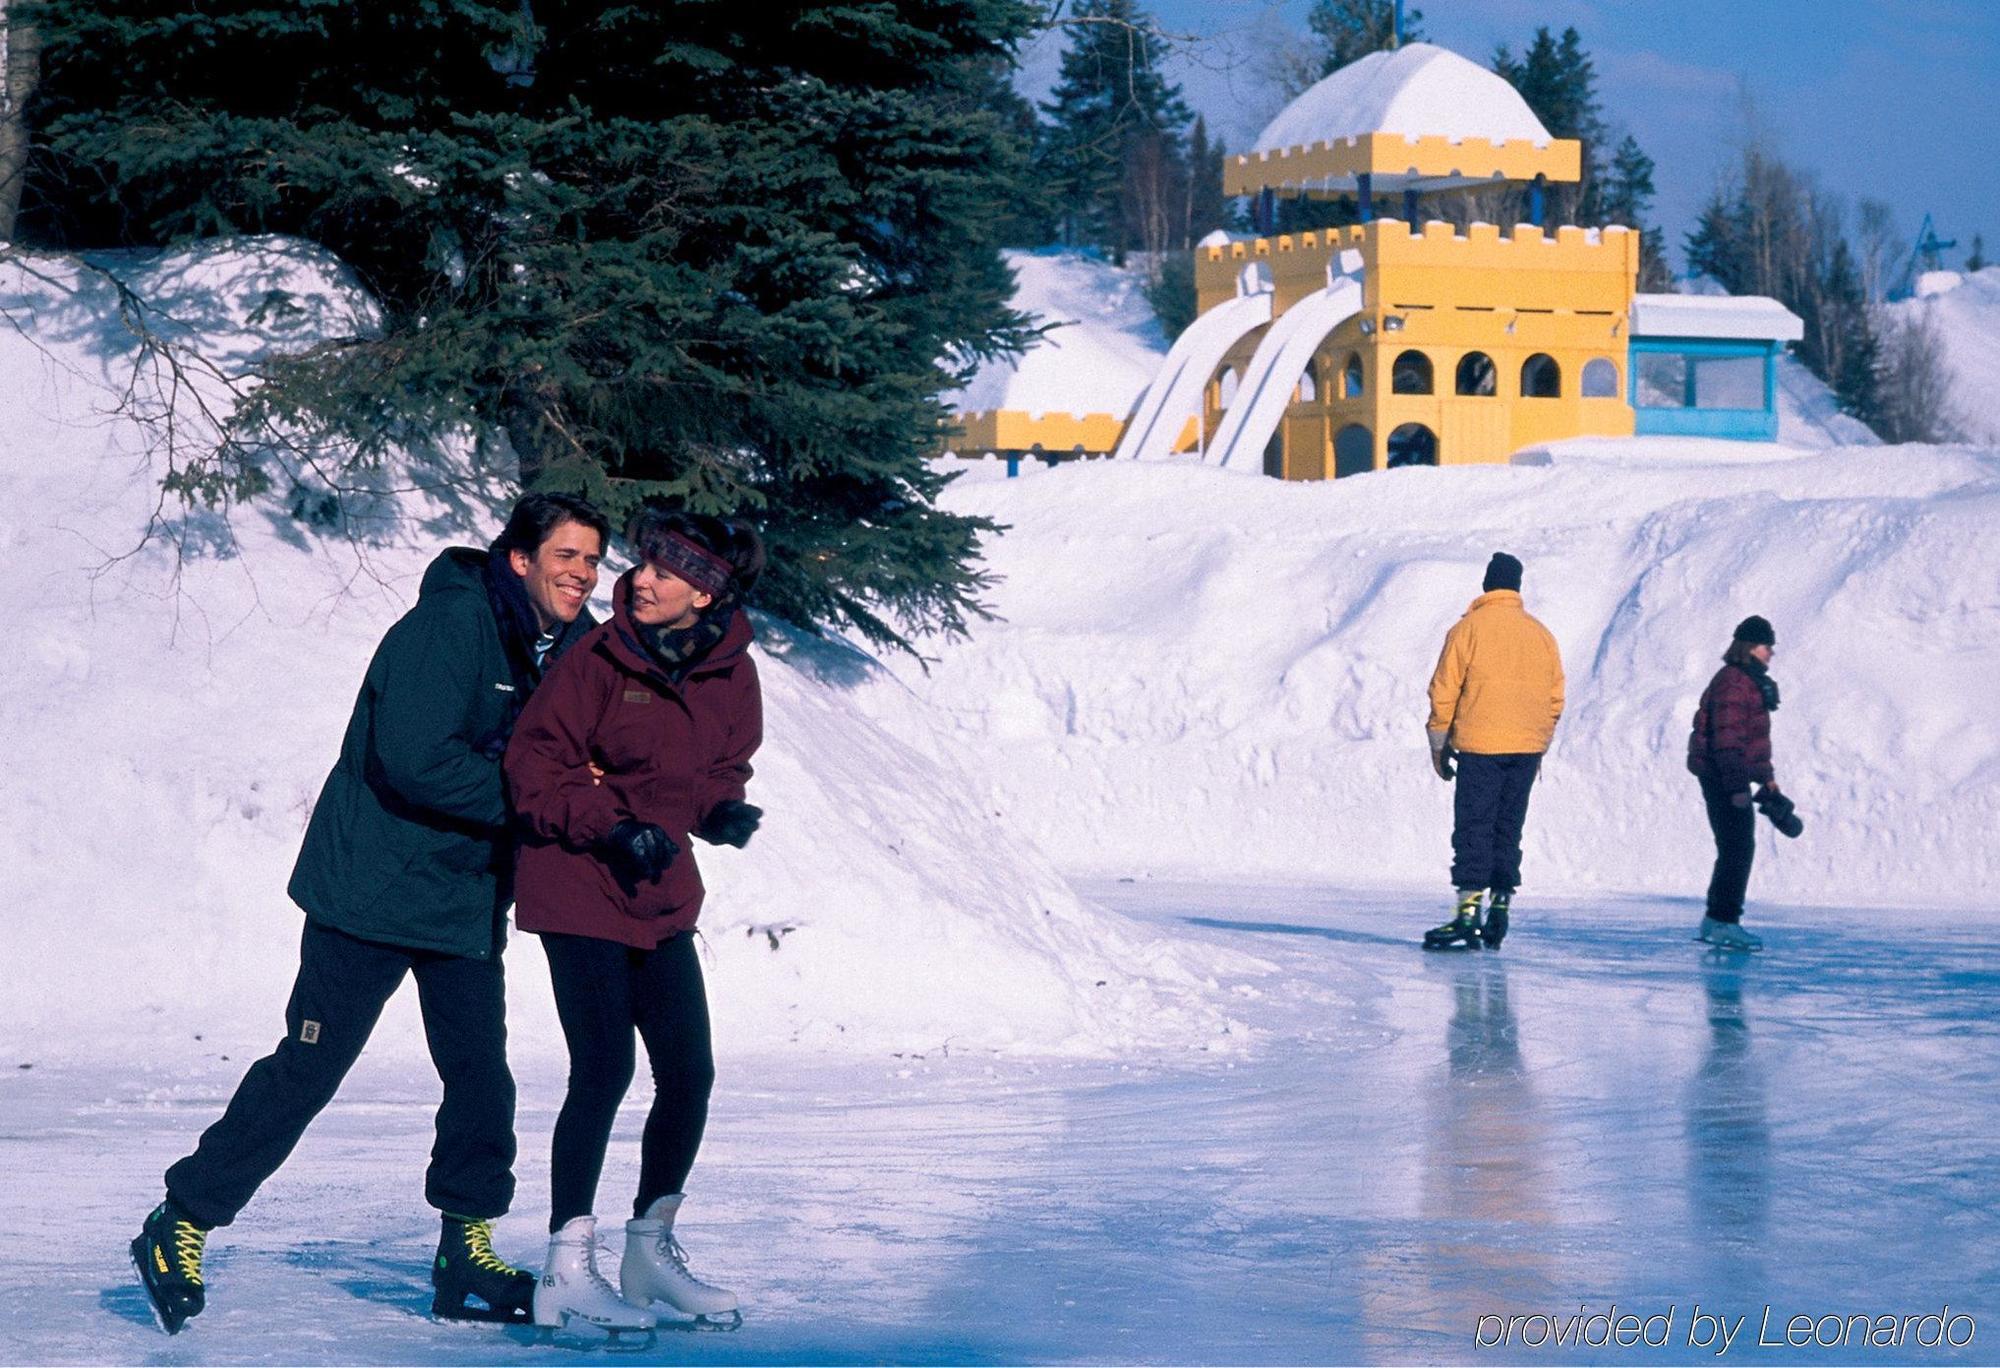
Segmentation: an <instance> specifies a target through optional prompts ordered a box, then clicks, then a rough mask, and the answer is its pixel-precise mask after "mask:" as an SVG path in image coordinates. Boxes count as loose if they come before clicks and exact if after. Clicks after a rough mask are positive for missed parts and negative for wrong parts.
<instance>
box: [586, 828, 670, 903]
mask: <svg viewBox="0 0 2000 1368" xmlns="http://www.w3.org/2000/svg"><path fill="white" fill-rule="evenodd" d="M597 848H598V852H599V854H600V855H601V856H602V858H603V860H604V863H605V865H606V866H607V867H609V868H610V870H611V877H612V878H614V879H616V880H618V886H619V887H620V888H622V889H624V890H625V896H626V897H628V898H636V897H638V896H639V885H640V884H643V883H651V882H652V881H653V880H655V879H657V878H659V877H660V875H662V874H664V873H666V872H667V866H668V865H670V864H672V863H673V862H674V856H676V855H678V854H680V853H681V848H680V847H679V846H677V845H675V844H674V839H673V837H671V836H669V835H667V833H666V832H664V831H662V830H661V829H660V828H659V827H657V826H655V825H654V824H653V823H651V822H640V821H635V820H634V819H632V818H630V817H627V818H625V819H624V820H622V821H620V822H619V823H618V825H617V826H615V827H613V828H611V833H610V834H609V835H608V836H606V837H605V838H604V839H603V840H602V841H600V842H598V847H597Z"/></svg>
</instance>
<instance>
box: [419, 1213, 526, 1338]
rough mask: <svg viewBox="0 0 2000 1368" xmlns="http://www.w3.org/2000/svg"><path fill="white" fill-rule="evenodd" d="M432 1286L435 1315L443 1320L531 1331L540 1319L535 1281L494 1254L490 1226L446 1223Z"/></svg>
mask: <svg viewBox="0 0 2000 1368" xmlns="http://www.w3.org/2000/svg"><path fill="white" fill-rule="evenodd" d="M431 1286H432V1287H434V1288H436V1289H437V1295H436V1296H434V1297H432V1298H431V1314H432V1315H433V1316H436V1317H437V1318H438V1319H439V1320H466V1321H500V1322H503V1323H505V1324H509V1325H527V1324H528V1323H530V1322H531V1321H533V1320H534V1318H535V1312H534V1301H535V1275H534V1274H532V1273H529V1272H526V1271H525V1270H523V1269H519V1268H515V1267H514V1266H513V1265H512V1264H510V1263H508V1262H507V1261H506V1260H504V1259H502V1258H501V1257H500V1256H499V1255H498V1254H495V1253H494V1252H493V1223H492V1222H491V1221H467V1220H462V1219H461V1218H459V1217H457V1216H446V1217H445V1218H444V1230H443V1231H442V1233H440V1234H439V1236H438V1252H437V1259H436V1261H435V1262H433V1263H432V1264H431Z"/></svg>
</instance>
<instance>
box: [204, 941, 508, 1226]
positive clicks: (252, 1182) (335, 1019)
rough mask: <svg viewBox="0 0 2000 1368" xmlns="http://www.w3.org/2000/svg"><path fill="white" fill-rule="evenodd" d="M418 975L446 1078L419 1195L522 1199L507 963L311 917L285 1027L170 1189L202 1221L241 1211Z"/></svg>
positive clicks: (220, 1222) (484, 1211) (468, 1208)
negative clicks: (347, 931)
mask: <svg viewBox="0 0 2000 1368" xmlns="http://www.w3.org/2000/svg"><path fill="white" fill-rule="evenodd" d="M405 974H414V975H416V979H417V997H418V1000H419V1002H420V1003H421V1004H422V1006H423V1013H424V1036H425V1038H426V1039H427V1040H428V1041H429V1042H430V1047H431V1062H432V1063H433V1064H435V1065H436V1066H437V1071H438V1077H439V1078H440V1079H442V1080H443V1081H444V1102H443V1104H442V1105H441V1106H439V1107H438V1112H437V1140H436V1143H434V1144H433V1145H432V1146H431V1163H430V1170H429V1172H428V1174H427V1175H426V1176H425V1179H424V1198H425V1200H427V1201H428V1202H429V1203H430V1204H431V1205H432V1206H434V1207H436V1208H437V1209H438V1210H439V1211H449V1212H452V1213H455V1214H457V1215H460V1216H473V1217H481V1218H488V1217H494V1216H502V1215H505V1214H506V1211H507V1207H508V1204H509V1203H510V1202H512V1201H513V1200H514V1076H513V1075H512V1074H511V1073H509V1072H508V1071H507V1022H506V1013H507V989H506V981H505V978H504V976H503V974H502V972H501V968H500V961H499V959H498V958H497V957H496V958H495V959H492V960H470V959H464V958H462V957H460V956H458V955H446V954H440V953H436V952H432V951H427V950H408V949H404V948H402V947H400V946H394V945H382V944H378V943H377V942H375V941H365V940H357V939H356V938H355V937H353V936H348V935H343V934H342V933H341V932H339V931H333V930H329V929H328V928H326V927H323V926H315V925H314V924H313V923H311V922H307V923H306V929H305V935H304V937H303V938H302V939H301V940H300V942H299V977H298V981H297V982H296V983H294V984H293V985H292V999H291V1001H290V1002H289V1003H288V1004H286V1006H285V1038H284V1039H283V1040H282V1041H280V1042H279V1043H278V1048H277V1049H276V1050H274V1051H272V1052H271V1053H270V1054H268V1055H266V1056H265V1057H264V1058H262V1059H260V1060H258V1061H257V1062H256V1063H255V1064H252V1065H251V1066H250V1070H249V1072H248V1073H246V1074H244V1075H243V1081H242V1082H241V1083H239V1084H238V1085H237V1087H236V1095H235V1096H234V1097H232V1098H231V1099H230V1100H229V1107H228V1109H227V1110H226V1111H224V1112H223V1113H222V1119H221V1120H219V1121H217V1122H216V1123H215V1124H214V1125H212V1126H210V1127H209V1128H208V1129H207V1130H206V1131H204V1132H202V1137H201V1142H200V1143H199V1144H198V1145H197V1146H196V1147H195V1151H194V1153H193V1154H190V1155H189V1156H188V1157H187V1158H185V1159H183V1160H181V1161H180V1162H179V1163H177V1164H175V1165H174V1166H173V1167H172V1168H170V1169H168V1170H167V1191H168V1192H169V1193H171V1194H172V1195H173V1198H174V1200H175V1201H177V1202H179V1203H180V1204H181V1206H183V1207H184V1208H186V1209H187V1211H188V1214H189V1215H191V1216H193V1217H194V1219H195V1220H197V1221H199V1222H201V1223H202V1224H204V1225H212V1226H225V1225H228V1224H229V1223H230V1222H231V1221H233V1220H235V1219H236V1213H237V1212H239V1211H241V1210H242V1209H243V1208H244V1206H245V1205H246V1204H247V1203H248V1202H249V1200H250V1198H251V1197H252V1196H253V1195H254V1194H255V1193H256V1191H257V1189H258V1187H259V1186H260V1185H261V1184H262V1183H263V1181H264V1180H265V1179H266V1178H269V1177H270V1176H271V1175H272V1174H273V1173H276V1172H277V1171H278V1166H279V1165H280V1164H283V1163H284V1162H285V1159H286V1157H287V1156H289V1155H290V1154H291V1152H292V1148H293V1146H295V1145H297V1144H298V1143H299V1137H300V1136H302V1135H304V1134H305V1130H306V1127H307V1126H308V1125H310V1124H311V1123H312V1119H313V1118H314V1117H315V1116H318V1115H319V1114H320V1112H321V1111H322V1110H323V1109H324V1108H325V1107H326V1104H327V1103H329V1102H331V1101H332V1100H333V1094H334V1092H335V1090H336V1089H338V1088H339V1087H340V1080H341V1079H343V1078H345V1077H346V1076H347V1071H348V1069H349V1068H351V1067H352V1066H353V1064H354V1061H355V1060H356V1059H357V1058H359V1057H360V1055H361V1047H362V1046H363V1045H365V1044H367V1043H368V1035H369V1033H370V1032H371V1031H373V1030H374V1029H375V1022H376V1020H377V1019H378V1018H380V1016H381V1015H382V1008H383V1007H384V1006H385V1005H386V1004H387V1003H388V1001H389V999H390V997H392V996H393V995H394V994H395V992H396V989H397V988H398V987H400V986H401V984H402V982H403V975H405Z"/></svg>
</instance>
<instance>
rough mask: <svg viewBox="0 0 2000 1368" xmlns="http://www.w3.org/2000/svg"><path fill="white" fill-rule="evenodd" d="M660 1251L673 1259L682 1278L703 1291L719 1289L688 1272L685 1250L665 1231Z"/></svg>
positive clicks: (661, 1239) (661, 1237) (716, 1290)
mask: <svg viewBox="0 0 2000 1368" xmlns="http://www.w3.org/2000/svg"><path fill="white" fill-rule="evenodd" d="M660 1252H661V1253H662V1254H664V1255H666V1256H667V1257H668V1258H669V1259H672V1260H673V1261H674V1267H675V1268H678V1269H679V1270H680V1272H681V1276H682V1277H683V1278H686V1279H687V1280H688V1281H689V1282H691V1283H693V1284H694V1285H695V1286H696V1287H699V1288H701V1289H702V1290H703V1291H704V1292H719V1291H721V1289H720V1288H718V1287H715V1286H713V1285H712V1284H710V1283H705V1282H703V1281H702V1280H701V1279H700V1278H697V1277H696V1276H695V1275H694V1274H692V1273H690V1272H688V1255H687V1251H686V1250H685V1249H682V1248H681V1242H680V1241H679V1240H677V1239H675V1238H674V1236H673V1235H671V1234H667V1233H662V1234H661V1236H660Z"/></svg>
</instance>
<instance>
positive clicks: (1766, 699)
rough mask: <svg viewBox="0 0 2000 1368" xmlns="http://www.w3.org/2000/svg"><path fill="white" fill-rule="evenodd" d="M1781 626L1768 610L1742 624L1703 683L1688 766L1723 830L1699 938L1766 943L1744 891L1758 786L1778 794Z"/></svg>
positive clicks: (1740, 946)
mask: <svg viewBox="0 0 2000 1368" xmlns="http://www.w3.org/2000/svg"><path fill="white" fill-rule="evenodd" d="M1777 644H1778V637H1777V633H1776V632H1774V631H1773V630H1772V629H1771V624H1770V623H1769V622H1767V621H1766V620H1765V619H1763V618H1761V617H1755V616H1752V617H1747V618H1745V619H1743V621H1742V622H1741V623H1739V624H1737V627H1736V633H1735V638H1734V640H1732V641H1731V642H1730V643H1729V650H1728V652H1727V653H1725V654H1724V655H1723V657H1722V668H1721V669H1720V670H1717V671H1716V672H1715V678H1713V679H1711V680H1710V681H1709V682H1708V687H1707V688H1706V689H1704V690H1703V691H1702V695H1701V705H1700V706H1699V707H1698V708H1696V709H1695V714H1694V730H1693V731H1692V733H1691V734H1690V735H1689V737H1688V762H1687V763H1688V769H1689V770H1690V771H1691V772H1692V773H1693V774H1694V776H1695V778H1697V779H1699V780H1700V781H1701V796H1702V801H1703V802H1704V803H1705V804H1706V805H1707V807H1708V825H1709V829H1710V830H1711V831H1713V832H1714V833H1715V872H1714V874H1713V875H1712V876H1711V877H1710V879H1709V881H1708V907H1707V910H1706V912H1705V913H1704V915H1703V916H1702V919H1701V928H1700V930H1698V931H1697V932H1696V933H1695V939H1696V940H1701V941H1707V942H1709V943H1710V944H1712V945H1717V946H1721V947H1723V948H1724V949H1729V950H1761V949H1763V948H1764V943H1763V942H1762V941H1761V940H1759V939H1758V938H1757V937H1755V936H1753V935H1751V934H1750V933H1749V932H1748V931H1745V930H1744V929H1743V926H1742V921H1743V895H1744V892H1745V891H1746V890H1747V889H1748V888H1749V886H1750V863H1751V861H1752V859H1754V858H1755V856H1756V854H1757V830H1756V828H1757V813H1756V810H1755V809H1754V808H1753V807H1752V802H1753V801H1754V800H1753V799H1752V797H1751V792H1750V786H1751V785H1752V784H1757V785H1760V786H1761V789H1762V792H1760V794H1759V798H1761V796H1762V793H1770V794H1773V795H1775V794H1776V793H1777V792H1778V781H1777V777H1776V774H1775V772H1774V771H1773V770H1772V768H1771V714H1772V713H1773V712H1775V711H1777V708H1778V682H1777V681H1776V680H1775V679H1772V678H1771V673H1770V665H1771V653H1772V652H1773V651H1774V650H1776V649H1777Z"/></svg>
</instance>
